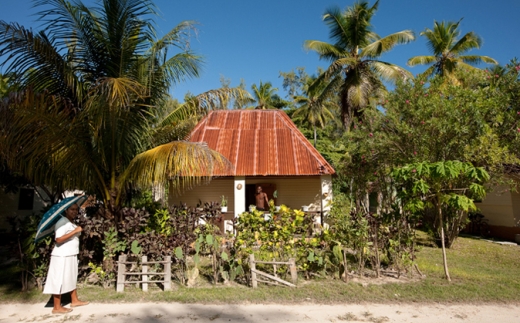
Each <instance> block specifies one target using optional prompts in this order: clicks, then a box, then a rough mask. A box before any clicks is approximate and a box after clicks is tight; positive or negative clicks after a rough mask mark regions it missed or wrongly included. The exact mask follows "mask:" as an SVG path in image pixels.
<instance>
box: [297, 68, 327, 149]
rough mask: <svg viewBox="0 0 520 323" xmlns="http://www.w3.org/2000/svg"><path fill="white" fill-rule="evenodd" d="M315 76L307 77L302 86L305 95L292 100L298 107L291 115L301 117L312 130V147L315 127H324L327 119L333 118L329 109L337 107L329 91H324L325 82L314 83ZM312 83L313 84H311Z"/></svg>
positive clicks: (315, 135)
mask: <svg viewBox="0 0 520 323" xmlns="http://www.w3.org/2000/svg"><path fill="white" fill-rule="evenodd" d="M314 82H316V77H308V78H307V80H306V84H305V87H304V92H305V95H297V96H295V97H294V101H295V102H296V104H298V105H299V107H298V108H297V109H296V110H295V111H294V112H293V117H302V118H303V119H304V120H305V121H306V122H308V123H309V124H310V125H311V126H312V129H313V132H314V147H316V140H317V138H316V137H317V134H316V127H317V126H320V127H321V128H324V127H325V124H326V123H327V121H329V120H332V119H334V114H333V113H332V112H331V110H333V109H336V108H337V104H336V103H335V102H334V101H333V98H332V97H331V96H330V92H326V91H325V89H326V84H325V83H324V82H321V83H320V84H316V85H314V84H313V83H314ZM313 85H314V86H313Z"/></svg>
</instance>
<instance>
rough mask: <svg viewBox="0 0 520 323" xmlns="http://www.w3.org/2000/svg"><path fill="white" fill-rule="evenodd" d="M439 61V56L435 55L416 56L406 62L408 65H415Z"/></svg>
mask: <svg viewBox="0 0 520 323" xmlns="http://www.w3.org/2000/svg"><path fill="white" fill-rule="evenodd" d="M436 61H437V58H436V57H435V56H414V57H412V58H410V59H409V60H408V62H406V64H407V65H408V66H415V65H428V64H432V63H435V62H436Z"/></svg>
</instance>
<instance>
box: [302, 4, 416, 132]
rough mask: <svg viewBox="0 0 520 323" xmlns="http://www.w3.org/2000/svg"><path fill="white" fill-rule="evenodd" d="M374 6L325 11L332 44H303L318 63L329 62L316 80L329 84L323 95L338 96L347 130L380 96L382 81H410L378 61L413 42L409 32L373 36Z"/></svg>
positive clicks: (397, 69)
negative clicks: (389, 52) (329, 93)
mask: <svg viewBox="0 0 520 323" xmlns="http://www.w3.org/2000/svg"><path fill="white" fill-rule="evenodd" d="M378 4H379V1H376V3H375V4H374V5H373V6H372V7H369V5H368V3H367V2H366V1H360V2H356V3H355V4H354V5H353V6H352V7H348V8H347V9H346V10H345V11H341V10H340V9H339V8H337V7H334V8H330V9H328V10H327V11H326V12H325V14H324V15H323V20H324V21H325V23H326V24H327V25H328V26H329V29H330V31H329V34H330V38H331V39H332V40H333V43H327V42H323V41H318V40H307V41H305V44H304V46H305V48H307V49H309V50H313V51H316V52H317V53H318V54H319V56H320V59H325V60H328V61H330V62H331V63H330V66H329V67H328V68H327V70H326V71H325V72H324V73H323V74H322V75H320V76H319V79H320V82H321V80H323V81H326V82H327V83H329V85H328V89H327V91H336V92H337V93H339V96H340V106H341V117H342V121H343V124H344V126H345V128H346V129H347V130H348V129H350V126H351V124H352V121H353V119H354V118H356V117H360V116H361V115H362V113H363V109H364V108H365V107H367V106H368V104H369V99H370V97H373V96H382V95H383V94H384V91H385V87H384V84H383V82H382V81H383V80H387V81H396V80H399V79H406V78H409V77H412V75H411V74H410V73H409V72H408V71H406V70H405V69H404V68H401V67H399V66H397V65H394V64H391V63H388V62H384V61H380V60H378V57H380V56H381V55H382V54H384V53H386V52H388V51H389V50H391V49H392V48H393V47H394V46H395V45H397V44H404V43H408V42H411V41H413V40H414V39H415V36H414V33H413V32H412V31H411V30H404V31H400V32H397V33H394V34H390V35H388V36H386V37H380V36H379V35H378V34H376V33H374V32H373V31H372V24H371V20H372V17H373V15H374V14H375V12H376V10H377V8H378ZM320 82H318V83H316V84H319V83H320Z"/></svg>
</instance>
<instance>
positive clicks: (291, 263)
mask: <svg viewBox="0 0 520 323" xmlns="http://www.w3.org/2000/svg"><path fill="white" fill-rule="evenodd" d="M289 270H290V272H291V281H292V282H293V283H294V284H296V282H297V281H298V271H297V270H296V261H295V260H294V258H291V259H289Z"/></svg>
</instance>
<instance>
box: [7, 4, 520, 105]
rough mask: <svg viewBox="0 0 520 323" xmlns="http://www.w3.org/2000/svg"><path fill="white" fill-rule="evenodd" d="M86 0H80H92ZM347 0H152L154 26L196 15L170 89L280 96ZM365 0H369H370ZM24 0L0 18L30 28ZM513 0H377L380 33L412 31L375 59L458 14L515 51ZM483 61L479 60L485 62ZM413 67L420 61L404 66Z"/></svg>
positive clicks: (402, 60)
mask: <svg viewBox="0 0 520 323" xmlns="http://www.w3.org/2000/svg"><path fill="white" fill-rule="evenodd" d="M93 2H94V1H93V0H86V1H84V3H85V4H92V3H93ZM353 3H354V1H352V0H349V1H330V0H254V1H253V0H155V4H156V5H157V7H158V9H159V10H160V12H161V17H160V18H159V19H157V24H158V28H157V29H158V31H159V34H160V35H163V34H164V33H166V32H167V31H169V30H171V29H172V28H173V27H175V26H176V25H177V24H178V23H179V22H181V21H183V20H194V21H197V22H198V23H199V25H198V35H197V37H194V38H193V39H192V48H193V49H194V50H195V51H196V52H197V53H198V54H200V55H202V56H204V58H205V65H204V69H203V71H202V74H201V76H200V78H198V79H195V80H189V81H187V82H185V83H183V84H180V85H177V86H176V87H175V88H173V89H172V94H173V96H174V97H176V98H178V99H180V100H182V98H183V97H184V95H185V94H186V93H187V92H191V93H193V94H199V93H202V92H205V91H208V90H210V89H214V88H218V87H220V86H221V83H220V78H221V77H224V78H227V79H229V80H230V81H231V85H232V86H236V85H238V84H239V83H240V80H241V79H243V80H244V81H245V83H246V86H247V89H248V90H249V89H250V87H251V85H252V84H255V83H256V84H258V83H259V82H260V81H263V82H267V81H270V82H271V83H273V86H274V87H277V88H279V94H280V95H281V96H285V92H284V91H283V89H282V79H281V78H280V77H279V72H280V71H283V72H288V71H290V70H292V69H295V68H297V67H305V69H306V71H307V72H308V73H309V74H311V73H314V72H315V71H316V70H317V68H318V67H319V66H321V67H326V66H327V62H325V61H320V60H319V59H318V56H317V55H316V54H315V53H313V52H306V51H305V50H304V49H303V42H304V41H305V40H309V39H317V40H323V41H330V40H329V38H328V28H327V26H326V25H325V24H324V23H323V21H322V19H321V17H322V15H323V13H324V11H325V9H326V8H329V7H332V6H338V7H340V8H342V9H344V8H345V7H347V6H350V5H352V4H353ZM369 3H370V4H373V3H374V1H370V2H369ZM31 6H32V2H31V1H30V0H0V20H4V21H8V22H18V23H20V24H22V25H24V26H26V27H33V28H35V29H38V26H39V23H38V22H36V21H35V17H34V16H33V14H34V13H35V12H36V10H35V9H31ZM519 14H520V1H519V0H494V1H491V0H381V1H380V3H379V10H378V11H377V13H376V15H375V17H374V18H373V25H374V27H375V32H376V33H378V34H379V35H380V36H386V35H388V34H390V33H394V32H397V31H401V30H404V29H411V30H413V31H415V33H416V36H417V39H416V41H415V42H413V43H411V44H407V45H400V46H398V47H396V48H394V49H393V50H392V51H391V52H390V53H389V54H387V55H385V56H384V57H383V58H382V59H383V60H385V61H388V62H391V63H394V64H398V65H400V66H406V61H407V60H408V58H410V57H412V56H416V55H427V54H429V52H428V49H427V47H426V42H425V40H424V39H423V37H420V36H419V33H420V32H421V31H423V30H424V29H425V28H433V21H434V20H437V21H442V20H445V21H458V20H459V19H461V18H464V19H463V20H462V22H461V25H460V30H461V31H462V33H466V32H469V31H474V32H476V33H477V34H478V35H479V36H481V37H482V39H483V46H482V48H481V49H480V50H477V51H474V52H472V53H473V54H478V55H487V56H491V57H493V58H494V59H496V60H498V62H499V63H500V64H506V63H508V62H509V61H510V60H511V59H512V58H513V57H518V58H520V17H519ZM485 66H486V65H482V67H485ZM409 70H410V71H411V72H412V73H413V74H417V73H420V72H421V71H423V70H424V68H422V67H413V68H411V67H410V68H409Z"/></svg>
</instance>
